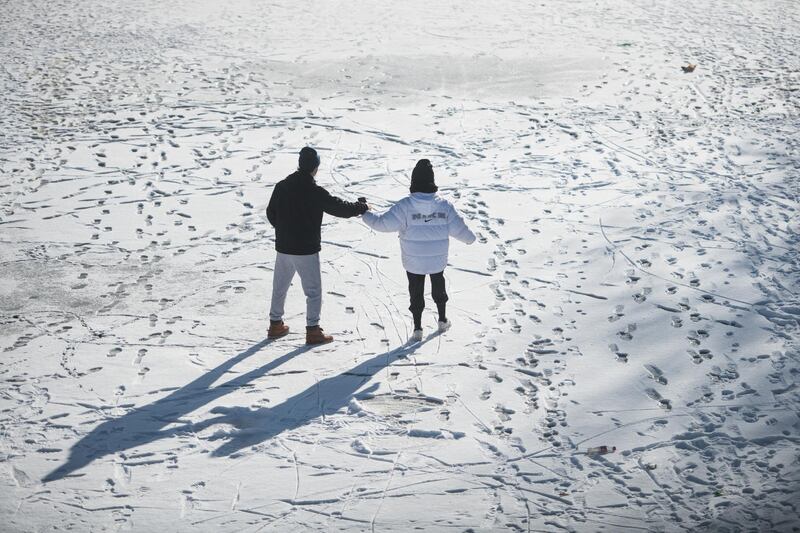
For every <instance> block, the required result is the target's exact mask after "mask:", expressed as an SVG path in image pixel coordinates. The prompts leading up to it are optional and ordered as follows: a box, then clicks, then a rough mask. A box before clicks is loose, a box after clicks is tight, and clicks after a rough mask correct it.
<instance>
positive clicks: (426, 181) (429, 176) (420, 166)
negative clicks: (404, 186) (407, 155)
mask: <svg viewBox="0 0 800 533" xmlns="http://www.w3.org/2000/svg"><path fill="white" fill-rule="evenodd" d="M409 190H410V191H411V192H436V191H438V190H439V188H438V187H437V186H436V183H435V182H434V181H433V165H431V162H430V161H429V160H427V159H420V160H419V161H417V166H415V167H414V170H412V171H411V187H410V188H409Z"/></svg>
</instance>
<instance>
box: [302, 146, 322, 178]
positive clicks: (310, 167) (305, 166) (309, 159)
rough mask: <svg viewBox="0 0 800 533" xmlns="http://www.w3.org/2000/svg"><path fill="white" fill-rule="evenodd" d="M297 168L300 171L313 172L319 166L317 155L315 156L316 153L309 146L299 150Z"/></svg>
mask: <svg viewBox="0 0 800 533" xmlns="http://www.w3.org/2000/svg"><path fill="white" fill-rule="evenodd" d="M297 166H298V168H300V170H305V171H306V172H314V169H315V168H317V167H318V166H319V155H317V151H316V150H314V149H313V148H311V147H309V146H306V147H305V148H303V149H302V150H300V158H299V160H298V162H297Z"/></svg>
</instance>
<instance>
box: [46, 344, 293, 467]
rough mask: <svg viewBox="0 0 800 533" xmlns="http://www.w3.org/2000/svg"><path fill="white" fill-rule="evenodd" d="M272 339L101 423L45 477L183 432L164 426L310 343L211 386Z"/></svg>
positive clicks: (269, 368) (281, 361)
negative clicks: (160, 396) (212, 386)
mask: <svg viewBox="0 0 800 533" xmlns="http://www.w3.org/2000/svg"><path fill="white" fill-rule="evenodd" d="M270 342H271V341H270V340H267V339H265V340H263V341H261V342H259V343H258V344H255V345H253V346H251V347H250V348H248V349H247V350H245V351H243V352H241V353H239V354H237V355H236V356H234V357H232V358H231V359H228V360H227V361H225V362H224V363H222V364H221V365H219V366H218V367H216V368H214V369H213V370H210V371H209V372H206V373H205V374H203V375H202V376H200V377H199V378H197V379H196V380H194V381H192V382H191V383H189V384H187V385H186V386H184V387H181V388H180V389H178V390H176V391H174V392H172V393H171V394H169V395H168V396H165V397H164V398H161V399H159V400H156V401H155V402H153V403H151V404H148V405H145V406H142V407H139V408H136V409H134V410H132V411H130V412H128V413H126V414H124V415H122V416H120V417H118V418H114V419H111V420H106V421H105V422H103V423H101V424H100V425H98V426H97V427H96V428H94V429H93V430H92V431H90V432H89V433H88V434H87V435H86V436H84V437H83V438H82V439H81V440H80V441H78V442H77V443H76V444H75V445H74V446H73V447H72V449H71V450H70V453H69V459H67V462H66V463H64V464H63V465H61V466H60V467H58V468H57V469H55V470H54V471H52V472H50V473H49V474H47V476H45V477H44V478H43V479H42V481H43V482H45V483H46V482H48V481H55V480H57V479H61V478H63V477H65V476H67V475H69V474H71V473H72V472H75V471H76V470H78V469H80V468H83V467H84V466H86V465H88V464H89V463H91V462H93V461H95V460H97V459H100V458H101V457H104V456H106V455H111V454H114V453H117V452H120V451H123V450H127V449H130V448H135V447H137V446H141V445H143V444H147V443H150V442H153V441H156V440H159V439H163V438H167V437H170V436H172V435H175V434H179V433H181V432H183V431H185V430H186V429H187V426H181V427H177V428H170V429H163V428H164V427H165V426H167V425H169V424H173V423H175V422H177V421H178V420H179V419H180V417H181V416H183V415H186V414H187V413H190V412H192V411H194V410H196V409H198V408H200V407H202V406H203V405H205V404H207V403H209V402H211V401H213V400H215V399H217V398H220V397H222V396H224V395H226V394H228V393H230V392H232V391H234V390H235V389H236V388H237V387H240V386H243V385H246V384H247V383H249V382H250V381H252V380H253V379H256V378H258V377H260V376H262V375H264V374H266V373H267V372H270V371H271V370H273V369H275V368H277V367H278V366H280V365H282V364H283V363H286V362H287V361H289V360H290V359H292V358H293V357H296V356H297V355H300V354H301V353H303V352H306V351H308V350H309V347H307V346H302V347H300V348H296V349H294V350H292V351H290V352H288V353H286V354H284V355H282V356H280V357H278V358H277V359H275V360H273V361H270V362H269V363H267V364H265V365H262V366H260V367H258V368H256V369H254V370H251V371H250V372H247V373H245V374H242V375H241V376H238V377H235V378H233V379H231V380H230V381H227V382H225V383H222V384H220V385H217V386H216V387H214V388H211V385H212V384H213V383H214V382H215V381H217V380H218V379H219V378H221V377H222V376H223V375H224V374H225V373H227V372H228V371H229V370H230V369H231V368H232V367H234V366H235V365H236V364H238V363H240V362H242V361H243V360H244V359H246V358H248V357H250V356H251V355H253V354H255V353H258V352H259V351H260V350H261V349H262V348H264V347H265V346H267V345H268V344H270ZM188 427H191V426H188Z"/></svg>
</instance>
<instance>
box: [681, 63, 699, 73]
mask: <svg viewBox="0 0 800 533" xmlns="http://www.w3.org/2000/svg"><path fill="white" fill-rule="evenodd" d="M696 68H697V65H695V64H694V63H689V64H688V65H684V66H681V70H682V71H683V72H684V73H686V74H688V73H690V72H694V69H696Z"/></svg>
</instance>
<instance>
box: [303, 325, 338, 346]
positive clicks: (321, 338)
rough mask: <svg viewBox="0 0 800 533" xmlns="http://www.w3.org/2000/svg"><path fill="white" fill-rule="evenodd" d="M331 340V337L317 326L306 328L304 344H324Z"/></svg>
mask: <svg viewBox="0 0 800 533" xmlns="http://www.w3.org/2000/svg"><path fill="white" fill-rule="evenodd" d="M332 340H333V337H331V336H330V335H325V332H323V331H322V328H321V327H319V326H313V327H310V328H306V344H326V343H328V342H331V341H332Z"/></svg>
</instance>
